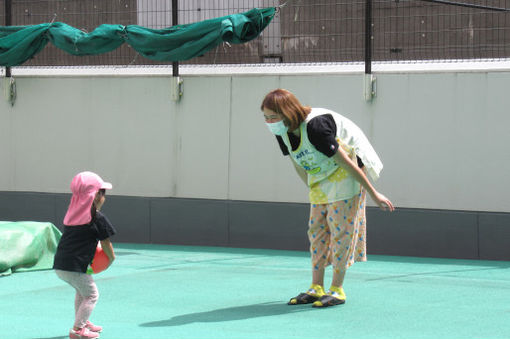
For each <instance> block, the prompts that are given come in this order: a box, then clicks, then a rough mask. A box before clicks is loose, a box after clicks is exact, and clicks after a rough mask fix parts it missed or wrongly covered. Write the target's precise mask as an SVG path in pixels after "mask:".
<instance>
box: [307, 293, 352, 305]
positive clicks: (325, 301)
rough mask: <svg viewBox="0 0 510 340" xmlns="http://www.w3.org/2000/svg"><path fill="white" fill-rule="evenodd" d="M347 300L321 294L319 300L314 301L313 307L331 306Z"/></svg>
mask: <svg viewBox="0 0 510 340" xmlns="http://www.w3.org/2000/svg"><path fill="white" fill-rule="evenodd" d="M344 303H345V300H342V299H338V298H336V297H334V296H331V295H328V294H326V295H323V296H321V297H320V298H319V299H318V301H316V302H314V303H313V307H331V306H336V305H341V304H344Z"/></svg>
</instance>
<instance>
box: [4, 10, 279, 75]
mask: <svg viewBox="0 0 510 340" xmlns="http://www.w3.org/2000/svg"><path fill="white" fill-rule="evenodd" d="M275 11H276V9H275V8H264V9H257V8H255V9H252V10H250V11H248V12H245V13H240V14H232V15H228V16H224V17H221V18H215V19H210V20H205V21H201V22H197V23H193V24H187V25H177V26H172V27H169V28H165V29H150V28H146V27H142V26H137V25H128V26H122V25H101V26H98V27H97V28H96V29H95V30H94V31H92V32H90V33H86V32H83V31H81V30H79V29H77V28H74V27H72V26H69V25H67V24H65V23H62V22H54V23H45V24H39V25H31V26H0V66H16V65H21V64H23V63H24V62H25V61H27V60H28V59H30V58H32V57H34V55H36V54H37V53H39V52H40V51H41V50H42V49H43V48H44V47H45V46H46V44H47V43H48V42H51V43H52V44H53V45H55V46H56V47H58V48H60V49H62V50H64V51H65V52H67V53H69V54H72V55H77V56H84V55H95V54H101V53H106V52H110V51H112V50H114V49H116V48H118V47H119V46H121V45H122V44H124V43H127V44H129V45H130V46H131V47H132V48H133V49H135V50H136V51H137V52H138V53H140V54H141V55H142V56H144V57H146V58H148V59H152V60H157V61H169V62H171V61H180V60H187V59H191V58H193V57H196V56H199V55H202V54H204V53H205V52H207V51H209V50H210V49H212V48H214V47H216V46H217V45H218V44H220V43H222V42H229V43H233V44H241V43H245V42H248V41H250V40H253V39H255V38H256V37H258V36H259V34H260V33H261V32H262V31H263V30H264V28H266V27H267V25H269V23H270V22H271V20H272V19H273V17H274V14H275Z"/></svg>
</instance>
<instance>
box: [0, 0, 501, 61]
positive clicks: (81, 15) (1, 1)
mask: <svg viewBox="0 0 510 340" xmlns="http://www.w3.org/2000/svg"><path fill="white" fill-rule="evenodd" d="M459 1H460V0H459ZM459 1H455V0H452V1H443V3H435V2H432V1H424V0H422V1H414V0H374V1H373V2H372V3H373V10H372V30H373V34H372V37H371V41H372V60H374V61H393V60H396V61H401V60H410V61H418V60H452V59H499V58H508V57H510V12H509V10H510V0H462V3H463V4H466V3H467V4H470V5H476V6H480V7H492V8H493V9H488V8H472V7H466V6H461V5H460V2H459ZM447 2H448V3H447ZM5 3H6V0H0V25H5V20H6V13H5V11H4V8H5ZM177 5H178V12H177V13H178V23H179V24H187V23H192V22H197V21H201V20H206V19H210V18H215V17H219V16H224V15H228V14H233V13H239V12H244V11H248V10H250V9H252V8H254V7H270V6H274V7H276V6H282V5H283V7H281V8H280V10H279V11H278V13H277V14H276V16H275V18H274V19H273V21H272V23H271V24H270V25H269V26H268V28H266V30H265V31H264V32H263V34H262V35H261V36H260V37H259V38H257V39H255V40H253V41H251V42H249V43H245V44H242V45H228V44H223V45H220V46H218V47H217V48H215V49H213V50H211V51H209V52H208V53H206V54H204V55H203V56H200V57H196V58H193V59H191V60H188V61H183V62H181V63H183V64H246V63H321V62H360V61H363V60H364V58H365V20H366V18H365V8H366V7H365V6H366V1H365V0H363V1H361V0H288V1H286V0H283V1H277V0H178V3H177ZM498 8H499V9H509V10H506V11H504V10H497V9H498ZM11 21H12V25H33V24H39V23H44V22H51V21H61V22H65V23H67V24H69V25H71V26H74V27H77V28H80V29H82V30H83V31H86V32H91V31H93V30H94V29H95V28H96V27H97V26H99V25H100V24H121V25H132V24H136V25H141V26H145V27H151V28H164V27H169V26H172V0H87V1H84V0H12V19H11ZM154 64H163V63H159V62H155V61H151V60H148V59H145V58H143V57H141V56H137V53H136V52H135V51H134V50H133V49H132V48H130V47H129V46H128V45H127V44H124V45H122V46H121V47H120V48H118V49H117V50H115V51H113V52H110V53H106V54H102V55H97V56H85V57H75V56H71V55H68V54H65V53H64V52H62V51H60V50H58V49H57V48H55V47H54V46H53V45H51V44H48V45H47V46H46V47H45V49H44V50H43V51H42V52H41V53H40V54H38V55H37V56H35V57H34V58H33V59H32V60H30V61H28V62H26V63H25V64H24V65H25V66H36V65H37V66H64V65H154Z"/></svg>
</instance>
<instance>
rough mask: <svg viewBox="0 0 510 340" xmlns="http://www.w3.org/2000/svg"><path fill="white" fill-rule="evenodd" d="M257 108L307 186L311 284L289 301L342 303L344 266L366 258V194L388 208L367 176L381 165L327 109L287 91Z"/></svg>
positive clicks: (359, 135)
mask: <svg viewBox="0 0 510 340" xmlns="http://www.w3.org/2000/svg"><path fill="white" fill-rule="evenodd" d="M261 110H262V111H263V112H264V119H265V121H266V124H267V126H268V128H269V130H270V131H271V132H272V133H273V134H275V135H276V138H277V140H278V143H279V145H280V148H281V150H282V152H283V154H284V155H290V156H291V159H292V161H293V165H294V167H295V169H296V171H297V173H298V175H299V176H300V177H301V178H302V179H303V181H304V182H305V183H306V184H307V185H308V186H309V188H310V193H309V199H310V204H311V208H310V220H309V229H308V237H309V240H310V253H311V258H312V268H313V276H312V285H311V287H310V289H308V291H307V292H306V293H301V294H299V295H298V296H296V297H294V298H292V299H290V301H289V304H290V305H296V304H305V303H313V306H314V307H328V306H333V305H338V304H343V303H345V300H346V296H345V293H344V290H343V281H344V277H345V272H346V270H347V268H348V267H350V266H351V265H352V264H353V263H354V262H358V261H366V220H365V200H366V192H368V194H369V195H370V197H372V199H373V200H374V202H375V203H376V204H377V205H378V206H379V207H380V208H381V209H382V210H388V211H393V210H394V207H393V204H392V203H391V201H390V200H389V199H388V198H386V197H385V196H384V195H382V194H381V193H379V192H377V190H375V188H374V187H373V185H372V184H371V182H370V181H369V179H368V177H367V174H368V175H369V176H370V177H371V178H372V180H376V179H377V178H378V177H379V173H380V171H381V170H382V163H381V161H380V159H379V157H378V156H377V154H376V153H375V151H374V149H373V148H372V146H371V145H370V142H369V141H368V139H367V138H366V137H365V135H364V134H363V132H362V131H361V130H360V129H359V128H358V127H357V126H356V125H355V124H354V123H353V122H351V121H350V120H348V119H347V118H345V117H343V116H341V115H340V114H338V113H336V112H333V111H330V110H326V109H318V108H313V109H312V108H310V107H306V106H303V105H301V103H300V102H299V101H298V99H297V98H296V97H295V96H294V94H292V93H291V92H289V91H287V90H283V89H277V90H274V91H271V92H270V93H268V94H267V95H266V97H265V98H264V101H263V102H262V105H261ZM329 264H331V265H332V267H333V279H332V282H331V287H330V289H329V291H328V292H327V293H326V292H325V290H324V269H325V267H326V266H328V265H329Z"/></svg>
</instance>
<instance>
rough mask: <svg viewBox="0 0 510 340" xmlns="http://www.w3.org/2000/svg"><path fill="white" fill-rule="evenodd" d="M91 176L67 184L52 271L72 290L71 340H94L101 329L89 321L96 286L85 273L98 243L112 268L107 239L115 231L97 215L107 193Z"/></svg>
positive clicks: (107, 185) (106, 186) (85, 174)
mask: <svg viewBox="0 0 510 340" xmlns="http://www.w3.org/2000/svg"><path fill="white" fill-rule="evenodd" d="M111 188H112V185H111V184H110V183H107V182H104V181H103V180H102V179H101V177H99V176H98V175H97V174H95V173H93V172H88V171H86V172H81V173H79V174H77V175H76V176H75V177H74V178H73V180H72V182H71V192H72V193H73V195H72V198H71V203H70V204H69V208H68V209H67V213H66V215H65V218H64V232H63V234H62V238H61V239H60V242H59V244H58V248H57V252H56V254H55V260H54V265H53V269H55V272H56V274H57V276H58V277H59V278H60V279H62V280H64V281H65V282H67V283H68V284H70V285H71V286H72V287H73V288H74V289H75V290H76V296H75V302H74V308H75V320H74V326H73V328H72V329H71V330H70V332H69V337H70V338H71V339H95V338H98V337H99V332H101V331H102V327H100V326H96V325H94V324H92V323H91V322H90V321H89V317H90V315H91V313H92V311H93V310H94V307H95V305H96V302H97V299H98V297H99V294H98V290H97V286H96V284H95V282H94V279H93V278H92V276H91V275H90V270H88V268H89V265H90V263H91V262H92V259H93V258H94V254H95V251H96V247H97V243H98V240H99V241H100V242H101V247H102V248H103V250H104V252H105V253H106V255H107V256H108V258H109V260H110V263H109V266H110V265H111V264H112V262H113V260H114V259H115V253H114V251H113V246H112V243H111V242H110V237H111V236H112V235H114V234H115V232H116V231H115V229H114V227H113V226H112V224H111V223H110V221H109V220H108V219H107V218H106V216H105V215H103V214H102V213H101V212H100V209H101V207H102V206H103V204H104V201H105V189H111Z"/></svg>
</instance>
